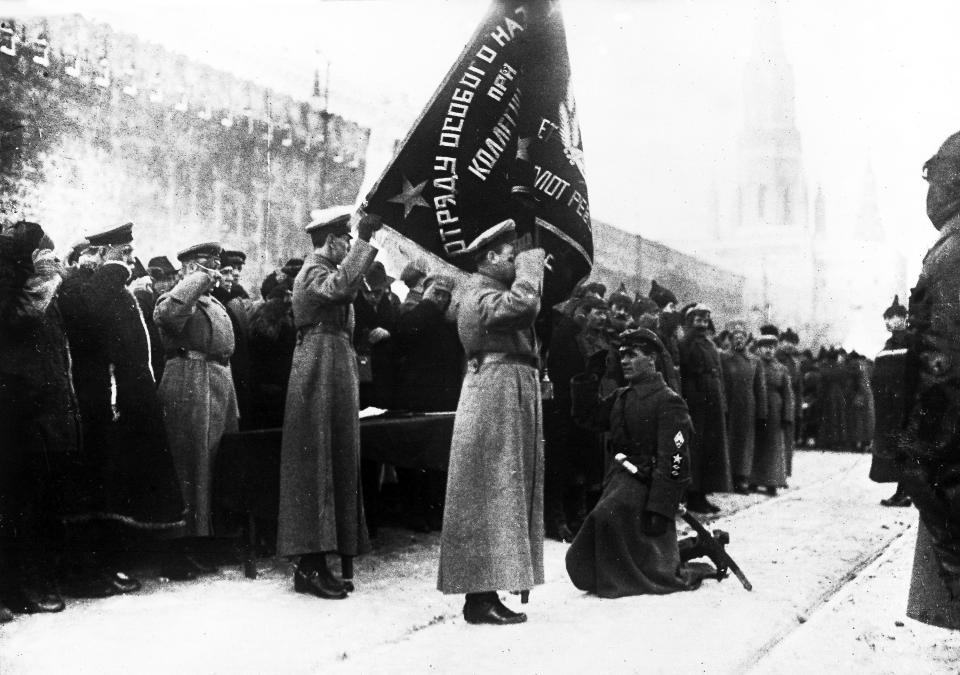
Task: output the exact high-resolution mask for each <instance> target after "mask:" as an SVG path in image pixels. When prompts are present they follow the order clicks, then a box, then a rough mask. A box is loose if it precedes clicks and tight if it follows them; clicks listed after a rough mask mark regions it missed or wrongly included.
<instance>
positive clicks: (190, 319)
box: [153, 272, 239, 537]
mask: <svg viewBox="0 0 960 675" xmlns="http://www.w3.org/2000/svg"><path fill="white" fill-rule="evenodd" d="M211 283H212V282H211V281H210V279H209V277H207V275H206V274H204V273H203V272H194V273H192V274H189V275H187V276H186V277H184V278H183V279H182V280H180V282H179V283H178V284H177V285H176V286H174V287H173V288H172V289H170V292H169V293H164V294H163V295H161V296H160V298H159V299H158V300H157V306H156V309H154V311H153V318H154V321H156V323H157V326H158V327H159V328H160V337H161V338H162V339H163V344H164V347H165V349H166V350H167V362H166V365H165V366H164V371H163V380H162V381H161V382H160V400H161V401H162V402H163V416H164V422H165V423H166V427H167V438H168V440H169V443H170V451H171V452H172V453H173V457H174V459H175V460H176V464H177V471H178V473H179V474H180V481H181V483H182V485H183V496H184V500H185V501H186V503H187V509H188V511H189V513H188V515H187V528H186V530H185V534H186V535H187V536H198V537H204V536H209V535H211V534H213V525H212V512H211V482H212V473H213V466H214V461H215V459H216V454H217V450H218V449H219V447H220V439H221V438H223V435H224V434H225V433H229V432H233V431H236V430H237V418H238V416H239V412H238V408H237V394H236V391H234V388H233V377H232V375H231V373H230V366H229V360H230V355H231V354H233V327H232V326H231V323H230V317H229V316H227V310H226V309H225V308H224V306H223V305H222V304H220V302H218V301H217V300H216V299H215V298H214V297H213V296H211V295H210V294H209V293H207V291H208V290H209V289H210V286H211ZM190 355H194V356H200V357H201V358H189V356H190Z"/></svg>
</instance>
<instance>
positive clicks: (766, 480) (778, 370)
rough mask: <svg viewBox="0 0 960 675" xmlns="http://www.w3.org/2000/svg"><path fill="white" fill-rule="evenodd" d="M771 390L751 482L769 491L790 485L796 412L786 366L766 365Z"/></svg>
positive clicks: (768, 391) (762, 364) (773, 362)
mask: <svg viewBox="0 0 960 675" xmlns="http://www.w3.org/2000/svg"><path fill="white" fill-rule="evenodd" d="M761 367H762V369H763V377H764V380H765V381H766V390H767V419H766V423H765V424H764V425H762V426H761V432H760V434H758V437H757V448H756V451H755V453H754V456H753V471H752V473H751V475H750V482H751V483H752V484H754V485H763V486H767V487H786V485H787V445H788V444H790V443H791V442H792V439H793V436H792V434H793V421H794V413H795V410H796V408H795V407H794V402H793V386H792V385H791V384H790V371H788V370H787V368H786V366H784V365H783V364H782V363H780V362H779V361H777V360H776V359H771V360H769V361H762V362H761Z"/></svg>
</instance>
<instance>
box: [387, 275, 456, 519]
mask: <svg viewBox="0 0 960 675" xmlns="http://www.w3.org/2000/svg"><path fill="white" fill-rule="evenodd" d="M422 287H423V289H424V290H423V297H422V299H421V300H420V301H419V302H418V303H416V304H415V305H413V306H411V307H410V308H408V309H407V311H405V312H404V313H402V314H401V315H400V318H399V319H398V321H397V329H396V334H395V338H396V344H395V349H394V353H395V354H396V355H397V357H398V366H397V402H398V403H397V404H398V406H403V408H405V409H407V410H410V411H413V412H442V411H450V410H456V409H457V402H458V401H459V399H460V386H461V383H462V381H463V362H464V358H463V347H462V346H461V345H460V338H459V337H458V335H457V327H456V325H455V324H454V323H452V322H451V321H448V320H447V317H446V313H447V308H448V307H449V305H450V299H451V294H452V292H453V288H454V287H453V280H452V279H449V278H448V277H445V276H442V275H432V276H430V277H427V279H426V280H425V281H424V282H423V284H422ZM397 476H398V478H399V483H400V490H401V493H402V494H403V496H404V502H405V508H404V511H405V513H406V517H407V526H408V527H410V528H411V529H414V530H419V531H429V530H439V529H440V526H441V523H442V520H443V493H444V487H445V485H446V480H447V474H446V472H444V471H435V470H431V469H415V468H410V467H397Z"/></svg>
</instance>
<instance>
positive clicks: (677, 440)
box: [673, 431, 687, 448]
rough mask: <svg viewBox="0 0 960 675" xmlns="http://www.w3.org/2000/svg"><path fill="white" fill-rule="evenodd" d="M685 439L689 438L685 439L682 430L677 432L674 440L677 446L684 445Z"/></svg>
mask: <svg viewBox="0 0 960 675" xmlns="http://www.w3.org/2000/svg"><path fill="white" fill-rule="evenodd" d="M685 440H687V439H685V438H684V437H683V432H682V431H678V432H677V435H676V436H674V437H673V442H674V444H675V445H676V446H677V448H680V447H682V446H683V442H684V441H685Z"/></svg>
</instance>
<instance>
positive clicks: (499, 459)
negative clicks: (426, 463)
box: [437, 221, 544, 624]
mask: <svg viewBox="0 0 960 675" xmlns="http://www.w3.org/2000/svg"><path fill="white" fill-rule="evenodd" d="M512 234H513V221H505V222H504V223H501V224H500V225H498V226H494V227H493V228H490V230H487V231H486V232H485V233H484V234H482V235H481V236H480V237H479V238H478V239H477V240H476V241H474V242H472V243H471V245H470V246H468V247H467V251H468V253H470V254H472V255H474V257H475V260H476V261H477V264H478V272H479V273H478V274H475V275H473V276H472V277H471V278H470V280H469V282H468V284H467V287H466V288H465V290H464V291H463V293H462V295H461V296H460V298H459V307H458V310H457V330H458V332H459V334H460V341H461V342H462V343H463V347H464V351H465V353H466V356H467V373H466V376H465V377H464V381H463V387H462V389H461V393H460V401H459V404H458V406H457V414H456V419H455V421H454V428H453V443H452V446H451V448H450V465H449V472H448V478H447V501H446V506H445V509H444V514H443V532H442V535H441V539H440V572H439V578H438V583H437V587H438V589H439V590H441V591H443V592H444V593H465V594H466V595H467V601H466V604H465V606H464V617H465V618H466V620H467V621H468V622H469V623H492V624H506V623H520V622H522V621H525V620H526V615H524V614H521V613H516V612H512V611H510V610H509V609H508V608H506V607H505V606H504V605H503V604H502V603H501V602H500V600H499V598H498V597H497V591H498V590H526V589H530V588H531V587H533V586H534V585H536V584H542V583H543V468H544V466H543V446H542V437H543V431H542V428H543V427H542V411H541V401H540V387H539V373H538V370H537V341H536V337H535V335H534V331H533V324H534V320H535V319H536V316H537V313H538V312H539V310H540V293H541V286H542V283H543V260H544V253H543V250H542V249H534V250H531V251H524V252H522V253H520V254H518V255H516V257H515V258H514V253H513V245H512V243H510V241H511V237H510V235H512Z"/></svg>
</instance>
